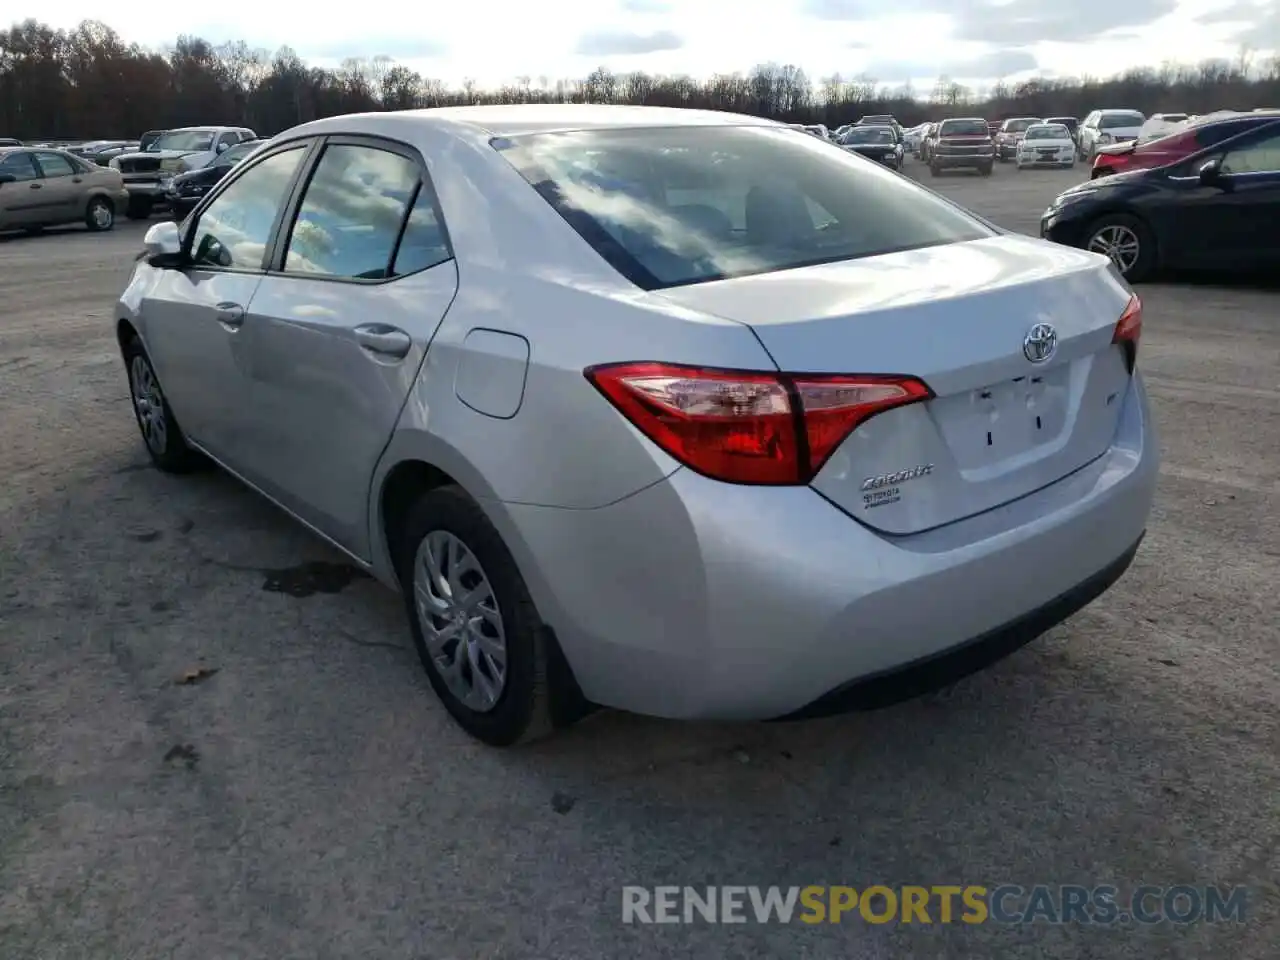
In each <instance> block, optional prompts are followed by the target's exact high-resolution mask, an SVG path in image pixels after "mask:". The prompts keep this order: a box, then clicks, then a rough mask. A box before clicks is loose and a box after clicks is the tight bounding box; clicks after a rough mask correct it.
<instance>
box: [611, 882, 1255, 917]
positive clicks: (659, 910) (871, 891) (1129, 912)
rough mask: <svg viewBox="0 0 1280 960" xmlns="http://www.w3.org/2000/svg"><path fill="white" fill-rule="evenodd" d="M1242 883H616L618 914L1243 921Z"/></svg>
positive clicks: (638, 915)
mask: <svg viewBox="0 0 1280 960" xmlns="http://www.w3.org/2000/svg"><path fill="white" fill-rule="evenodd" d="M1247 901H1248V891H1247V889H1246V888H1244V887H1217V886H1189V885H1175V886H1168V887H1161V886H1138V887H1133V888H1131V889H1128V890H1125V891H1122V890H1121V888H1119V887H1116V886H1112V885H1106V884H1103V885H1099V886H1094V887H1086V886H1079V885H1071V884H1059V885H1050V884H1036V885H1033V886H1021V885H1018V884H999V885H993V886H987V885H977V884H971V885H967V886H960V885H938V884H935V885H932V886H910V885H908V886H900V887H889V886H869V887H864V888H861V889H859V888H857V887H846V886H832V887H826V886H807V887H777V886H773V887H757V886H722V887H677V886H659V887H640V886H627V887H623V888H622V922H623V923H633V924H634V923H645V924H648V923H752V922H754V923H760V924H766V923H784V924H785V923H794V922H800V923H808V924H819V923H843V922H862V923H874V924H883V923H902V924H937V923H943V924H948V923H966V924H979V923H1005V924H1024V923H1050V924H1071V923H1082V924H1104V925H1105V924H1141V925H1150V924H1158V923H1174V924H1191V923H1224V922H1235V923H1243V922H1244V920H1245V913H1246V907H1247Z"/></svg>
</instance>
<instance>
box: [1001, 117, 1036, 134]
mask: <svg viewBox="0 0 1280 960" xmlns="http://www.w3.org/2000/svg"><path fill="white" fill-rule="evenodd" d="M1039 122H1040V121H1039V120H1034V119H1029V120H1028V119H1024V120H1006V121H1005V125H1004V128H1005V130H1006V131H1007V132H1008V133H1022V132H1023V131H1024V130H1026V129H1027V127H1030V126H1032V125H1034V124H1037V123H1039Z"/></svg>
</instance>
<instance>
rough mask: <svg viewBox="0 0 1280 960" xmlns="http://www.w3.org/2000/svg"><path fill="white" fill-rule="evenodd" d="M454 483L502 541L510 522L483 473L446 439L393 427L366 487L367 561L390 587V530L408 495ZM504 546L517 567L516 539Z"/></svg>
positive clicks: (394, 582) (393, 580)
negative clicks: (506, 546)
mask: <svg viewBox="0 0 1280 960" xmlns="http://www.w3.org/2000/svg"><path fill="white" fill-rule="evenodd" d="M449 485H454V486H458V487H460V488H461V489H462V490H463V491H464V492H465V493H466V494H467V496H469V497H471V499H473V500H475V501H476V502H477V503H478V504H479V505H480V508H481V509H482V510H484V512H485V514H486V515H488V517H489V519H490V521H491V522H492V523H493V524H494V526H495V527H497V529H498V532H499V534H500V535H501V536H502V538H503V540H504V541H508V540H509V539H510V531H509V527H510V524H509V523H506V522H505V515H504V511H502V510H501V509H498V508H497V507H498V500H497V497H496V495H495V493H494V491H493V489H492V488H491V487H490V486H489V484H488V483H487V482H486V481H485V479H484V477H483V475H482V474H481V473H480V471H479V470H477V469H476V468H475V467H474V466H472V464H471V463H470V461H468V460H467V458H466V457H465V456H463V455H462V453H460V452H459V451H458V450H457V449H456V448H455V447H454V446H453V445H452V444H449V443H447V442H445V441H444V440H442V439H441V438H439V437H437V436H433V435H432V434H429V433H427V432H426V431H424V430H419V429H403V428H402V429H400V430H398V431H396V432H395V433H394V434H393V435H392V437H391V440H390V442H388V444H387V447H386V449H385V450H384V451H383V453H382V457H381V459H380V460H379V461H378V465H377V467H376V468H375V469H374V475H373V478H372V481H371V484H370V491H369V545H370V550H369V554H370V565H371V567H372V568H373V572H374V574H375V575H376V576H377V577H378V579H380V580H382V581H383V582H385V583H386V584H387V585H388V586H391V587H393V588H395V589H399V588H400V580H399V576H398V574H397V571H396V569H395V562H394V559H393V546H394V543H395V532H396V529H397V528H398V525H399V523H400V521H402V520H403V519H404V517H405V515H406V513H407V511H408V509H409V507H410V506H411V505H412V503H413V500H414V499H415V498H417V497H418V496H421V495H422V494H423V493H426V492H427V491H429V490H434V489H437V488H439V487H442V486H449ZM508 549H510V550H511V551H512V554H513V556H515V557H516V561H517V564H518V565H519V566H520V567H521V568H522V572H523V567H524V564H523V563H521V562H520V556H519V550H518V547H517V545H514V544H510V543H508Z"/></svg>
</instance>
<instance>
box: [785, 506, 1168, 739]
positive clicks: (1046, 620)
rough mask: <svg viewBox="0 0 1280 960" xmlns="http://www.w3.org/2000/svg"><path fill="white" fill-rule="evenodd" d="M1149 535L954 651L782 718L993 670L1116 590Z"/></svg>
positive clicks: (864, 681) (837, 709)
mask: <svg viewBox="0 0 1280 960" xmlns="http://www.w3.org/2000/svg"><path fill="white" fill-rule="evenodd" d="M1144 536H1146V531H1145V530H1144V531H1143V532H1142V533H1141V534H1139V536H1138V539H1137V540H1136V541H1135V542H1134V544H1133V546H1131V547H1130V548H1129V549H1128V550H1126V551H1125V552H1124V553H1122V554H1121V555H1120V556H1119V557H1118V558H1117V559H1115V560H1114V561H1112V563H1110V564H1109V565H1108V566H1106V567H1104V568H1103V569H1102V570H1099V571H1098V572H1097V573H1095V574H1094V575H1093V576H1091V577H1089V579H1087V580H1085V581H1084V582H1083V583H1079V584H1077V585H1076V586H1074V587H1072V588H1071V589H1069V590H1067V591H1066V592H1065V593H1062V594H1060V595H1059V596H1057V597H1055V598H1054V599H1052V600H1050V601H1049V602H1048V603H1046V604H1044V605H1043V606H1041V607H1037V608H1036V609H1035V610H1032V611H1031V612H1030V613H1027V614H1024V615H1023V616H1021V617H1018V618H1017V619H1015V620H1012V621H1010V622H1009V623H1006V624H1004V625H1002V626H1000V627H997V628H995V629H994V630H989V631H987V632H986V633H985V634H983V635H982V636H980V637H975V638H974V639H973V640H969V641H967V642H965V643H961V644H959V645H958V646H955V647H952V648H951V649H949V650H944V651H942V652H941V653H936V654H934V655H932V656H928V657H924V658H923V659H920V660H917V661H915V662H914V663H909V664H905V665H903V666H901V667H897V668H894V669H892V670H889V671H886V672H884V673H879V674H872V675H870V676H866V677H860V678H858V679H856V680H852V681H850V682H848V683H845V684H842V685H841V686H839V687H836V689H834V690H832V691H830V692H829V693H826V694H824V695H823V696H821V697H819V698H818V699H817V700H815V701H813V702H812V703H810V704H809V705H808V706H805V707H802V708H801V709H799V710H796V711H794V712H793V713H791V714H788V715H787V716H784V717H780V718H778V719H781V720H807V719H811V718H814V717H826V716H831V715H832V714H837V713H846V712H849V711H852V710H875V709H879V708H881V707H887V706H891V705H892V704H895V703H900V702H902V701H903V700H908V699H911V698H912V697H918V696H921V695H922V694H925V693H928V692H930V691H933V690H937V689H939V688H941V687H944V686H947V685H948V684H951V683H954V682H955V681H956V680H959V679H961V678H963V677H967V676H969V675H970V674H972V673H976V672H978V671H979V670H982V669H984V668H986V667H989V666H990V665H991V664H993V663H996V662H997V661H999V660H1003V659H1004V658H1005V657H1007V656H1009V655H1010V654H1011V653H1015V652H1017V651H1018V650H1020V649H1021V648H1022V647H1025V646H1026V645H1027V644H1028V643H1030V642H1031V641H1032V640H1035V639H1037V638H1038V637H1040V636H1042V635H1044V634H1045V633H1047V632H1048V631H1049V630H1052V629H1053V628H1054V627H1056V626H1057V625H1058V624H1060V623H1062V622H1063V621H1064V620H1066V619H1067V618H1069V617H1070V616H1072V615H1073V614H1075V613H1077V612H1079V611H1080V610H1082V609H1084V608H1085V607H1087V606H1088V605H1089V604H1090V603H1092V602H1093V601H1094V600H1096V599H1098V597H1100V596H1102V595H1103V594H1104V593H1106V592H1107V591H1108V590H1109V589H1111V586H1112V585H1113V584H1114V583H1115V582H1116V581H1117V580H1119V579H1120V578H1121V577H1122V576H1124V573H1125V571H1126V570H1128V569H1129V565H1130V564H1132V563H1133V558H1134V557H1136V556H1137V555H1138V547H1139V546H1140V545H1141V543H1142V538H1143V537H1144Z"/></svg>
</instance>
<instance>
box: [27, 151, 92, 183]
mask: <svg viewBox="0 0 1280 960" xmlns="http://www.w3.org/2000/svg"><path fill="white" fill-rule="evenodd" d="M36 161H37V162H38V163H39V164H40V169H41V170H42V171H43V172H44V175H45V176H46V177H71V176H75V175H76V174H77V173H80V172H81V171H79V170H77V169H76V167H75V165H74V164H72V162H71V159H70V158H69V157H64V156H62V154H59V153H51V152H48V151H41V152H39V153H37V154H36Z"/></svg>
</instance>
